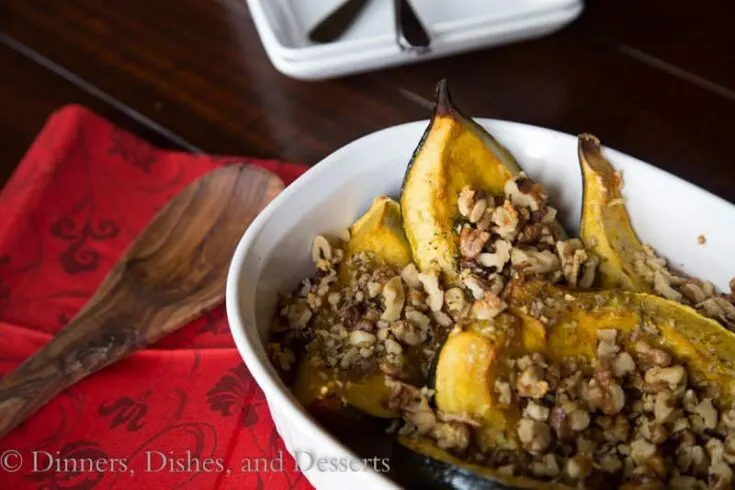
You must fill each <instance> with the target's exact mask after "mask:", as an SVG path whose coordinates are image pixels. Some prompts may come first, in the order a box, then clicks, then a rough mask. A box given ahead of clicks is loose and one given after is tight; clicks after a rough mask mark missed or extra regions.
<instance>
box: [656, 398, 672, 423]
mask: <svg viewBox="0 0 735 490" xmlns="http://www.w3.org/2000/svg"><path fill="white" fill-rule="evenodd" d="M675 408H676V399H675V398H674V395H673V394H672V393H671V392H670V391H659V392H658V393H656V402H655V404H654V407H653V413H654V416H655V417H656V422H658V423H659V424H666V423H668V422H671V421H672V419H673V417H674V416H675V415H676V411H675Z"/></svg>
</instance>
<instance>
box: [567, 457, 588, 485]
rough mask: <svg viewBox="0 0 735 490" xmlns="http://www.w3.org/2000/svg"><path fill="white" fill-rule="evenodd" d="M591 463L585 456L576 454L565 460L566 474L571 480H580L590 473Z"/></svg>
mask: <svg viewBox="0 0 735 490" xmlns="http://www.w3.org/2000/svg"><path fill="white" fill-rule="evenodd" d="M592 469H593V468H592V462H591V461H590V459H589V458H588V457H587V456H584V455H582V454H577V455H576V456H574V457H573V458H569V459H568V460H567V465H566V473H567V475H568V476H569V478H571V479H572V480H582V479H584V478H587V477H588V476H589V475H590V474H591V473H592Z"/></svg>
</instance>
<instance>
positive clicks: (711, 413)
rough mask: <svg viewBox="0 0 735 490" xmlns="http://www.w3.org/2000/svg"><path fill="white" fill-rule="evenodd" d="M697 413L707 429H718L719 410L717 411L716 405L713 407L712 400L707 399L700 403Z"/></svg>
mask: <svg viewBox="0 0 735 490" xmlns="http://www.w3.org/2000/svg"><path fill="white" fill-rule="evenodd" d="M695 412H696V413H697V414H698V415H699V416H700V417H702V420H703V421H704V427H705V428H707V429H714V428H715V427H717V416H718V414H717V410H716V409H715V407H714V405H712V399H711V398H705V399H704V400H702V401H701V402H699V405H697V408H696V409H695Z"/></svg>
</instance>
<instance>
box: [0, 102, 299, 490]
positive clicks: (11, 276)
mask: <svg viewBox="0 0 735 490" xmlns="http://www.w3.org/2000/svg"><path fill="white" fill-rule="evenodd" d="M230 162H246V163H249V164H253V165H259V166H261V167H264V168H266V169H268V170H271V171H273V172H275V173H277V174H278V175H279V176H280V177H281V178H282V179H283V181H284V182H285V183H286V184H288V183H290V182H291V181H292V180H294V179H295V178H296V177H297V176H298V175H300V174H301V173H302V172H303V171H304V168H303V167H301V166H295V165H289V164H285V163H280V162H275V161H263V160H255V159H248V158H227V157H212V156H205V155H190V154H185V153H177V152H168V151H162V150H159V149H156V148H154V147H152V146H151V145H149V144H147V143H146V142H144V141H141V140H140V139H138V138H136V137H134V136H132V135H130V134H129V133H126V132H125V131H122V130H120V129H119V128H116V127H114V126H112V125H111V124H109V123H108V122H106V121H104V120H102V119H100V118H99V117H97V116H96V115H94V114H92V113H91V112H89V111H87V110H86V109H84V108H82V107H79V106H69V107H66V108H63V109H62V110H60V111H59V112H57V113H55V114H54V115H53V116H52V117H51V118H50V119H49V121H48V123H47V125H46V127H45V128H44V129H43V131H42V132H41V134H40V135H39V136H38V138H37V140H36V142H35V143H34V144H33V146H32V147H31V149H30V150H29V151H28V153H27V155H26V156H25V158H24V159H23V162H22V163H21V165H20V166H19V167H18V169H17V171H16V172H15V174H14V175H13V177H12V178H11V180H10V181H9V182H8V185H7V186H6V187H5V189H4V190H3V191H2V193H0V373H5V372H8V371H10V370H12V369H13V368H15V367H16V366H17V365H18V364H20V363H21V362H22V361H23V360H24V359H26V358H27V357H29V356H30V355H32V354H33V353H34V352H35V351H36V350H38V349H39V348H40V347H41V346H42V345H44V344H45V343H47V342H48V341H49V340H50V339H51V337H52V336H53V335H54V334H55V333H56V332H58V331H59V330H60V329H62V328H63V327H64V325H65V324H66V323H67V322H68V321H69V319H71V318H72V317H73V316H74V314H75V313H76V312H77V311H78V310H79V309H80V307H81V306H82V305H83V304H84V303H85V301H86V300H87V298H89V297H90V296H91V295H92V294H93V292H94V291H95V289H96V288H97V286H98V285H99V283H100V282H101V281H102V279H103V278H104V276H105V274H106V273H107V272H108V270H109V269H110V268H111V267H112V265H113V264H114V263H115V262H116V261H117V259H118V258H119V257H120V256H121V255H122V253H123V251H124V250H125V248H126V247H127V246H128V245H129V244H130V243H131V241H132V240H133V239H134V237H135V236H136V235H137V234H138V233H139V232H140V231H141V230H142V229H143V227H144V226H145V225H146V224H147V223H148V222H149V221H150V220H151V218H152V217H153V216H154V214H155V213H156V211H157V210H158V209H160V208H161V207H162V206H163V205H164V204H165V203H166V202H167V201H168V200H169V199H170V198H171V197H172V196H173V195H174V194H176V193H177V192H178V191H179V190H181V189H182V188H183V187H184V186H186V185H187V184H188V183H190V182H191V181H192V180H194V179H195V178H196V177H198V176H200V175H202V174H204V173H205V172H207V171H209V170H212V169H214V168H216V167H218V166H220V165H222V164H225V163H230ZM90 461H94V465H90ZM279 461H280V462H279ZM264 462H268V463H269V465H268V467H265V465H264V464H263V463H264ZM281 462H282V463H281ZM74 465H76V468H75V467H74ZM228 469H229V471H227V470H228ZM256 470H258V471H256ZM308 487H309V485H308V483H307V482H306V480H305V478H304V477H303V475H302V474H301V473H299V472H298V471H296V470H295V467H294V463H293V460H292V459H291V457H290V456H289V455H288V453H287V452H286V451H285V448H284V446H283V444H282V442H281V439H280V437H279V436H278V434H277V433H276V431H275V428H274V426H273V422H272V420H271V418H270V414H269V413H268V408H267V406H266V403H265V399H264V398H263V394H262V392H261V391H260V389H259V388H258V386H257V385H256V384H255V382H254V381H253V379H252V377H251V376H250V373H249V372H248V371H247V369H246V368H245V366H244V365H243V363H242V361H241V358H240V355H239V354H238V352H237V350H236V349H235V346H234V344H233V341H232V338H231V337H230V333H229V330H228V327H227V321H226V318H225V314H224V308H222V307H220V308H217V309H216V310H214V311H211V312H210V313H208V314H206V315H205V316H204V317H203V318H200V319H199V320H197V321H195V322H193V323H191V324H190V325H187V326H186V327H184V328H182V329H181V330H180V331H178V332H176V333H174V334H173V335H171V336H170V337H168V338H166V339H164V340H163V341H161V342H160V343H159V344H157V345H155V346H153V347H151V348H149V349H146V350H144V351H141V352H139V353H137V354H135V355H133V356H131V357H130V358H128V359H126V360H124V361H122V362H120V363H118V364H116V365H114V366H111V367H109V368H107V369H105V370H103V371H101V372H99V373H97V374H94V375H92V376H91V377H89V378H87V379H85V380H83V381H82V382H80V383H79V384H77V385H76V386H74V387H72V388H71V389H69V390H68V391H67V392H65V393H63V394H62V395H60V396H58V397H57V398H56V399H54V400H53V401H51V402H50V403H49V404H48V405H47V406H45V407H43V408H42V409H41V410H39V411H38V412H37V413H36V414H35V415H33V416H32V417H31V418H30V419H28V421H27V422H26V423H25V424H23V425H22V426H21V427H19V428H17V429H16V430H14V431H13V432H12V433H11V434H9V435H8V436H7V437H6V438H4V439H2V440H0V488H3V489H26V488H33V489H49V490H55V489H66V490H68V489H76V490H90V489H93V488H94V489H109V488H121V489H126V488H139V489H156V490H158V489H169V488H197V489H198V488H206V489H209V488H217V489H219V488H221V489H230V488H233V489H234V488H238V489H250V488H268V489H281V488H289V489H295V488H308Z"/></svg>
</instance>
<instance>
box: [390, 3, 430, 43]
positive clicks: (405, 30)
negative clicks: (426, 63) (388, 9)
mask: <svg viewBox="0 0 735 490" xmlns="http://www.w3.org/2000/svg"><path fill="white" fill-rule="evenodd" d="M393 12H394V15H395V29H396V42H397V43H398V46H399V47H400V48H401V50H402V51H407V52H413V53H416V54H423V53H426V52H428V51H430V50H431V37H430V36H429V32H428V31H427V29H426V27H424V25H423V24H422V23H421V19H419V17H418V15H416V11H415V10H414V9H413V7H412V6H411V4H410V3H409V0H393Z"/></svg>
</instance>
